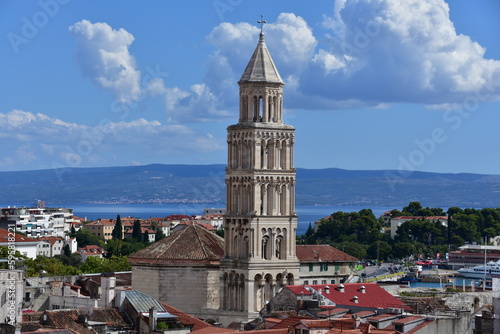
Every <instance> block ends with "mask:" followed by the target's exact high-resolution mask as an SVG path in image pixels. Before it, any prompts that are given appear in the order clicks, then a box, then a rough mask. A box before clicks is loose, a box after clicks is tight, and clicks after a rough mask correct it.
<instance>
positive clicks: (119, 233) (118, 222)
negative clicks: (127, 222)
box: [111, 215, 123, 240]
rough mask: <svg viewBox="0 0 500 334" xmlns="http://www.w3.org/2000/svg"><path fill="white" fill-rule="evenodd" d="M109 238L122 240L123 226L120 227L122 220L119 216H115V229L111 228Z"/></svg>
mask: <svg viewBox="0 0 500 334" xmlns="http://www.w3.org/2000/svg"><path fill="white" fill-rule="evenodd" d="M111 236H112V237H113V239H118V240H122V237H123V226H122V219H121V218H120V215H118V216H116V223H115V227H114V228H113V232H112V233H111Z"/></svg>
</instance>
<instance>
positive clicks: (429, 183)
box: [0, 164, 500, 208]
mask: <svg viewBox="0 0 500 334" xmlns="http://www.w3.org/2000/svg"><path fill="white" fill-rule="evenodd" d="M224 168H225V165H159V164H156V165H147V166H130V167H108V168H73V169H70V168H68V169H59V170H52V169H50V170H37V171H24V172H0V187H1V189H2V190H1V191H0V203H3V204H9V203H13V204H14V203H33V202H34V201H35V200H36V199H42V200H45V201H46V202H47V203H51V204H65V203H74V204H77V203H152V202H163V203H169V202H170V203H172V202H203V203H224V202H225V184H224ZM296 199H297V204H319V205H365V204H366V205H367V206H369V205H371V206H395V207H401V206H402V205H406V204H408V202H410V201H415V200H417V201H420V202H422V204H423V205H424V206H442V207H447V206H462V207H476V208H479V207H500V175H480V174H440V173H423V172H414V173H411V174H410V175H401V174H400V173H399V172H398V171H350V170H343V169H337V168H329V169H300V168H299V169H297V196H296Z"/></svg>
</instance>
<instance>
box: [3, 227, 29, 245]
mask: <svg viewBox="0 0 500 334" xmlns="http://www.w3.org/2000/svg"><path fill="white" fill-rule="evenodd" d="M9 237H10V238H12V232H9V231H7V230H4V229H3V228H0V242H8V241H9ZM15 237H16V242H37V241H38V240H36V239H32V238H30V237H27V236H25V235H22V234H19V233H16V235H15Z"/></svg>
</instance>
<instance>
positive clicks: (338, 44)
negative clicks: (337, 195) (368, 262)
mask: <svg viewBox="0 0 500 334" xmlns="http://www.w3.org/2000/svg"><path fill="white" fill-rule="evenodd" d="M260 14H264V19H265V20H266V21H267V22H268V23H267V24H266V25H265V26H264V33H265V38H266V42H267V46H268V48H269V50H270V52H271V55H272V56H273V59H274V61H275V63H276V65H277V67H278V70H279V72H280V74H281V76H282V78H283V79H284V80H285V84H286V85H285V100H284V102H285V122H286V123H288V124H291V125H294V126H295V127H296V144H295V165H296V167H305V168H327V167H338V168H345V169H372V170H373V169H394V170H400V171H401V175H404V173H407V172H408V171H413V170H420V171H432V172H453V173H458V172H472V173H491V174H498V173H499V171H500V131H498V125H499V124H500V110H499V106H500V102H499V98H500V44H499V43H498V40H499V38H500V22H499V20H498V17H499V15H500V2H498V1H497V0H478V1H461V0H449V1H447V2H445V1H443V0H371V1H368V0H338V1H314V2H308V3H306V2H305V1H280V0H278V1H260V0H257V1H248V0H214V1H148V2H139V1H105V2H104V1H76V0H73V1H69V0H64V1H63V0H40V1H16V0H7V1H2V2H1V3H0V15H1V19H0V35H1V36H2V38H1V39H0V43H1V46H0V47H1V49H0V50H1V51H0V52H1V59H2V61H1V62H0V73H1V76H0V89H1V91H2V94H0V145H1V147H2V156H1V157H0V171H15V170H31V169H45V168H60V167H99V166H124V165H138V164H150V163H164V164H177V163H183V164H212V163H226V154H227V153H226V127H227V126H228V125H230V124H234V123H236V122H237V119H238V115H237V113H238V105H237V102H238V86H237V81H238V79H239V78H240V76H241V74H242V73H243V70H244V68H245V65H246V63H247V62H248V60H249V58H250V56H251V54H252V52H253V50H254V48H255V46H256V44H257V40H258V33H259V29H260V28H259V25H258V24H257V22H256V21H257V20H259V19H260Z"/></svg>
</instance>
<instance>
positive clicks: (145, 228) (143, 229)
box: [125, 226, 156, 234]
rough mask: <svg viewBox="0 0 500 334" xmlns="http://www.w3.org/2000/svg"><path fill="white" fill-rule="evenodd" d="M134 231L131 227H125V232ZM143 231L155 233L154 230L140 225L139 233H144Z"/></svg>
mask: <svg viewBox="0 0 500 334" xmlns="http://www.w3.org/2000/svg"><path fill="white" fill-rule="evenodd" d="M133 231H134V229H133V228H127V229H126V230H125V234H132V232H133ZM144 233H147V234H155V233H156V232H155V231H153V230H151V229H149V228H147V227H143V226H141V234H144Z"/></svg>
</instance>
